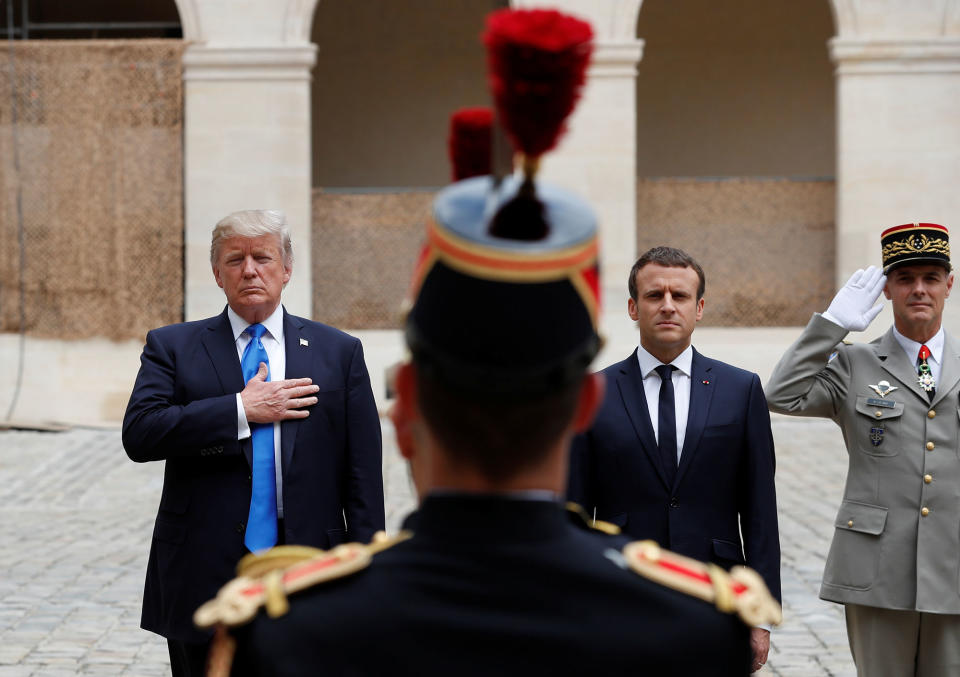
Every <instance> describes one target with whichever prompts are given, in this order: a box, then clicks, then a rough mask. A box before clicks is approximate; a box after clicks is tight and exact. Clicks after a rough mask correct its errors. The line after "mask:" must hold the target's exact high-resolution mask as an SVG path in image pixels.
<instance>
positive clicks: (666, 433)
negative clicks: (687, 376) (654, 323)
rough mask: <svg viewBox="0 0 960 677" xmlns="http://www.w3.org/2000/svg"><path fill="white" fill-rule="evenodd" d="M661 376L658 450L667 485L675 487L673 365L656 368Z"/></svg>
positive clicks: (662, 365)
mask: <svg viewBox="0 0 960 677" xmlns="http://www.w3.org/2000/svg"><path fill="white" fill-rule="evenodd" d="M656 369H657V373H658V374H660V416H659V418H658V420H657V448H658V449H659V450H660V462H661V463H662V464H663V471H664V474H665V475H666V478H667V484H668V485H669V486H670V487H673V480H674V478H675V477H676V476H677V408H676V404H675V401H674V397H673V370H674V369H676V367H674V366H673V365H672V364H661V365H660V366H659V367H657V368H656Z"/></svg>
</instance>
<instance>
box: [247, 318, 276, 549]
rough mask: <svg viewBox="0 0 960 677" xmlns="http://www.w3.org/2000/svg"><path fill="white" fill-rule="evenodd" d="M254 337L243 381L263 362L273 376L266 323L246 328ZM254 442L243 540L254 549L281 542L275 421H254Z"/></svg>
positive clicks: (252, 375)
mask: <svg viewBox="0 0 960 677" xmlns="http://www.w3.org/2000/svg"><path fill="white" fill-rule="evenodd" d="M246 331H247V333H248V334H250V336H251V339H250V342H249V343H248V344H247V347H246V349H244V351H243V359H242V360H240V368H241V369H242V370H243V382H244V383H246V382H247V381H249V380H250V379H252V378H253V377H254V376H255V375H256V373H257V370H258V369H259V367H260V363H261V362H263V363H265V364H266V365H267V380H268V381H269V380H270V360H269V359H268V358H267V351H266V349H265V348H264V347H263V342H262V341H261V340H260V338H261V337H262V336H263V333H264V332H265V331H266V327H264V326H263V325H262V324H251V325H250V326H249V327H247V329H246ZM250 437H251V441H252V443H253V473H252V476H253V490H252V493H251V495H250V514H249V515H248V516H247V531H246V533H245V534H244V537H243V544H244V545H246V546H247V549H248V550H250V552H256V551H258V550H264V549H266V548H271V547H273V546H274V545H276V543H277V475H276V467H275V465H274V460H273V424H272V423H251V424H250Z"/></svg>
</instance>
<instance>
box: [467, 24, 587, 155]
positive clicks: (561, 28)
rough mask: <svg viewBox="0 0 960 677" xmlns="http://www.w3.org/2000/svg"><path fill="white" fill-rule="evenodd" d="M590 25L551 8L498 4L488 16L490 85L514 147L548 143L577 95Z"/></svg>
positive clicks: (532, 149) (530, 150)
mask: <svg viewBox="0 0 960 677" xmlns="http://www.w3.org/2000/svg"><path fill="white" fill-rule="evenodd" d="M592 40H593V30H592V29H591V28H590V24H588V23H586V22H585V21H581V20H580V19H576V18H574V17H572V16H569V15H567V14H562V13H560V12H557V11H556V10H545V9H531V10H513V9H502V10H499V11H496V12H494V13H492V14H491V15H490V16H489V17H488V18H487V30H486V32H485V33H484V35H483V41H484V44H485V45H486V46H487V64H488V68H489V80H490V89H491V91H492V93H493V100H494V103H495V104H496V108H497V116H498V118H499V120H500V122H501V124H502V125H503V127H504V129H505V130H506V132H507V136H508V137H509V138H510V141H511V142H512V143H513V146H514V148H515V149H516V150H517V151H519V152H521V153H523V154H524V155H525V156H526V157H527V158H530V159H532V158H536V157H539V156H540V155H542V154H543V153H545V152H546V151H548V150H550V149H551V148H553V147H554V146H555V145H556V144H557V141H558V140H559V139H560V135H561V134H562V133H563V131H564V121H565V120H566V119H567V116H569V115H570V113H571V112H572V111H573V107H574V104H575V103H576V101H577V99H578V98H580V90H581V88H582V87H583V83H584V80H585V79H586V70H587V65H588V64H589V62H590V54H591V52H592V51H593V43H592Z"/></svg>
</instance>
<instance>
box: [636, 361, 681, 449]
mask: <svg viewBox="0 0 960 677" xmlns="http://www.w3.org/2000/svg"><path fill="white" fill-rule="evenodd" d="M637 360H638V361H639V362H640V373H641V374H642V375H643V392H644V394H645V395H646V396H647V411H648V412H649V413H650V423H651V424H653V434H654V436H655V437H656V438H657V442H658V443H659V441H660V430H659V428H660V374H658V373H657V372H656V368H657V367H659V366H660V365H661V364H663V362H661V361H660V360H658V359H657V358H655V357H654V356H653V355H651V354H650V353H648V352H647V351H646V350H644V348H643V346H637ZM670 364H672V365H673V366H674V367H676V369H674V370H673V402H674V411H675V412H676V416H677V464H679V463H680V454H681V453H682V452H683V441H684V439H686V436H687V415H688V414H689V412H690V377H691V374H692V370H693V346H687V348H686V350H684V351H683V352H682V353H680V354H679V355H677V357H676V359H675V360H674V361H673V362H671V363H670Z"/></svg>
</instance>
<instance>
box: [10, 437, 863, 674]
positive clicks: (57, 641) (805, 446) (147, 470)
mask: <svg viewBox="0 0 960 677" xmlns="http://www.w3.org/2000/svg"><path fill="white" fill-rule="evenodd" d="M774 435H775V437H776V441H777V453H778V465H777V489H778V494H779V502H780V539H781V545H782V548H783V594H784V624H783V626H781V628H778V629H777V630H775V631H774V634H773V650H772V653H771V657H770V661H769V663H768V666H767V667H766V668H765V669H764V670H763V672H761V673H758V674H759V675H762V676H766V675H783V676H784V677H814V676H817V677H819V676H833V677H852V676H853V675H855V671H854V669H853V665H852V663H851V661H850V658H849V653H848V650H847V640H846V631H845V629H844V623H843V615H842V612H841V608H840V607H838V606H836V605H833V604H828V603H826V602H822V601H820V600H818V599H817V590H818V588H819V580H820V575H821V573H822V570H823V563H824V558H825V557H826V553H827V547H828V545H829V539H830V536H831V532H832V530H833V527H832V524H833V518H834V511H835V509H836V507H837V505H838V503H839V498H840V493H841V490H842V487H843V480H844V474H845V471H846V459H845V452H844V451H843V447H842V445H841V442H840V433H839V431H838V429H837V428H836V427H835V426H834V425H833V423H830V422H828V421H819V420H801V419H787V418H776V419H775V420H774ZM384 441H385V447H384V477H385V490H386V497H387V523H388V526H389V527H390V528H392V529H396V527H397V525H398V524H399V522H400V520H401V519H402V517H403V515H404V514H405V513H406V512H407V511H408V510H409V509H410V507H411V506H412V496H411V492H410V486H409V482H408V481H407V476H406V469H405V468H404V466H403V464H402V462H401V461H400V459H399V457H398V455H397V452H396V449H395V447H394V446H393V436H392V431H391V430H390V429H389V424H385V430H384ZM162 470H163V468H162V464H160V463H150V464H143V465H140V464H135V463H132V462H130V461H129V460H128V459H127V457H126V455H125V454H124V453H123V449H122V447H121V445H120V433H119V432H118V431H115V430H91V429H74V430H72V431H69V432H64V433H41V432H26V431H0V677H28V676H37V677H39V676H43V677H57V676H60V675H77V674H80V675H145V676H148V675H164V674H169V667H168V663H167V651H166V644H165V642H164V641H163V640H162V639H161V638H159V637H157V636H155V635H153V634H151V633H148V632H145V631H143V630H140V629H139V627H138V626H139V619H140V596H141V591H142V585H143V575H144V569H145V567H146V560H147V551H148V547H149V537H150V533H151V530H152V524H153V518H154V515H155V511H156V508H157V504H158V502H159V495H160V487H161V482H162V474H163V473H162ZM691 650H695V647H691Z"/></svg>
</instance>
